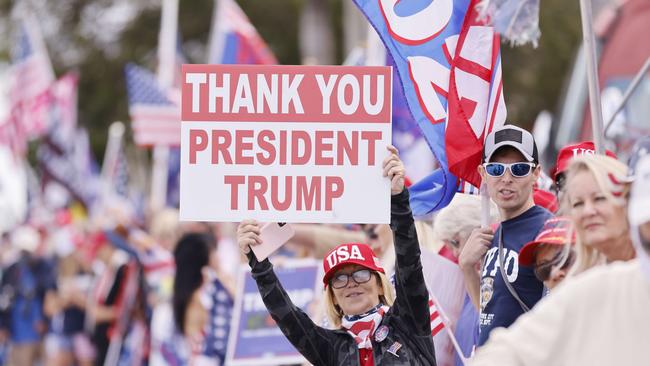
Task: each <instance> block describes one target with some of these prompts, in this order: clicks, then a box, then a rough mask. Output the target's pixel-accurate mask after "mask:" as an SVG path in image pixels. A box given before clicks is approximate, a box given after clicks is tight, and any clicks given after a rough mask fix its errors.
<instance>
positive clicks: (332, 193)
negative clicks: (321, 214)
mask: <svg viewBox="0 0 650 366" xmlns="http://www.w3.org/2000/svg"><path fill="white" fill-rule="evenodd" d="M334 186H336V189H334ZM343 187H344V184H343V179H341V177H325V211H332V201H333V200H334V199H335V198H339V197H341V196H342V195H343Z"/></svg>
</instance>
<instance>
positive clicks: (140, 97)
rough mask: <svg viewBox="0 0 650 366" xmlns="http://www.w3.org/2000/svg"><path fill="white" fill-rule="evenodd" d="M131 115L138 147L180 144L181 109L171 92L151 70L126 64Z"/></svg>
mask: <svg viewBox="0 0 650 366" xmlns="http://www.w3.org/2000/svg"><path fill="white" fill-rule="evenodd" d="M126 85H127V91H128V94H129V114H130V115H131V127H132V128H133V138H134V140H135V143H136V145H138V146H146V147H150V146H179V145H180V142H181V111H180V108H179V106H178V103H177V101H174V100H173V98H172V94H171V92H167V91H165V90H163V89H162V88H161V87H160V86H159V85H158V82H157V80H156V77H155V75H154V74H153V73H151V72H150V71H149V70H147V69H145V68H143V67H140V66H137V65H134V64H127V65H126Z"/></svg>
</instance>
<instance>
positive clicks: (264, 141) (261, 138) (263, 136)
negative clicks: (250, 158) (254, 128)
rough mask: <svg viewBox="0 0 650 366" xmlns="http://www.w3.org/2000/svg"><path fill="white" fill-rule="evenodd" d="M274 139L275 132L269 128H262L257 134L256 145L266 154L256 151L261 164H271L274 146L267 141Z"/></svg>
mask: <svg viewBox="0 0 650 366" xmlns="http://www.w3.org/2000/svg"><path fill="white" fill-rule="evenodd" d="M274 140H275V134H273V131H271V130H262V131H260V133H259V134H258V135H257V145H258V146H259V147H260V149H262V150H264V151H265V152H266V153H267V154H266V156H265V155H264V154H263V153H261V152H260V153H257V155H256V156H257V161H258V162H259V163H260V164H262V165H271V164H273V161H274V160H275V155H276V153H275V146H273V144H272V143H270V142H269V141H274Z"/></svg>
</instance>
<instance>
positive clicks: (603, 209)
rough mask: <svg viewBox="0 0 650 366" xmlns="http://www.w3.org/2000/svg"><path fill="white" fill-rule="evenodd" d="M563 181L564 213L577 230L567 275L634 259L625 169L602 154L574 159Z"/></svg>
mask: <svg viewBox="0 0 650 366" xmlns="http://www.w3.org/2000/svg"><path fill="white" fill-rule="evenodd" d="M566 174H567V178H566V187H565V197H564V205H565V206H566V209H565V210H564V212H565V213H566V214H567V215H568V216H569V217H570V218H571V220H572V221H573V225H574V228H575V230H576V245H575V248H576V262H575V264H574V265H573V266H572V267H571V270H570V271H569V276H571V275H575V274H578V273H581V272H584V271H586V270H587V269H589V268H591V267H594V266H596V265H599V264H604V263H608V262H613V261H617V260H630V259H632V258H634V248H633V247H632V242H631V239H630V233H629V225H628V222H627V216H626V215H625V208H626V204H627V199H628V194H629V183H627V182H626V176H627V167H626V166H625V164H623V163H621V162H619V161H618V160H616V159H614V158H611V157H609V156H605V155H585V156H581V157H578V158H574V159H573V160H572V161H571V164H570V165H569V169H568V171H567V173H566Z"/></svg>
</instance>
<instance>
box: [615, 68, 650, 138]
mask: <svg viewBox="0 0 650 366" xmlns="http://www.w3.org/2000/svg"><path fill="white" fill-rule="evenodd" d="M649 69H650V56H649V57H648V58H647V59H646V60H645V63H644V64H643V66H642V67H641V70H639V72H638V73H637V74H636V76H635V77H634V79H633V80H632V82H631V83H630V86H628V87H627V90H625V94H623V100H621V103H620V104H619V105H618V107H616V109H615V110H614V113H612V116H611V117H609V120H608V121H607V123H606V124H605V136H607V132H608V131H609V128H610V127H612V124H614V120H615V119H616V116H618V114H619V113H620V112H621V110H622V109H623V108H624V107H625V105H626V104H627V102H628V101H629V100H630V97H631V96H632V94H634V91H635V90H636V88H637V87H638V86H639V85H641V81H642V80H643V76H644V75H645V74H646V72H648V70H649Z"/></svg>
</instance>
